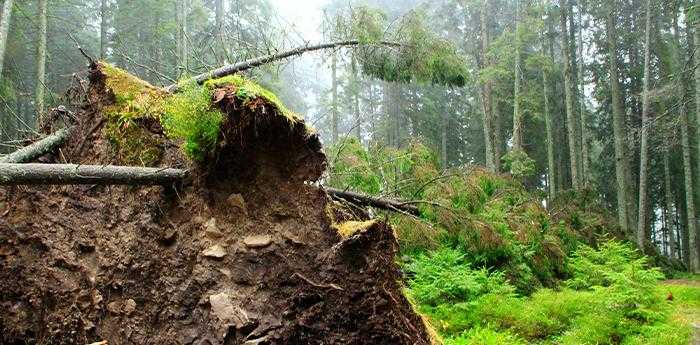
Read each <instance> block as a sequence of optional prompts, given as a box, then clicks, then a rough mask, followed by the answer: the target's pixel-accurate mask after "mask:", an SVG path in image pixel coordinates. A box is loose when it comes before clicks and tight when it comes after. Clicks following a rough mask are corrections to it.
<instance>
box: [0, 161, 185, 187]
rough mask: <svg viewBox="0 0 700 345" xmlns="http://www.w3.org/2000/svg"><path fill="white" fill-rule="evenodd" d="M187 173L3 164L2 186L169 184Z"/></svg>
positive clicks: (110, 167) (170, 170)
mask: <svg viewBox="0 0 700 345" xmlns="http://www.w3.org/2000/svg"><path fill="white" fill-rule="evenodd" d="M187 176H188V172H187V170H181V169H172V168H142V167H127V166H113V165H77V164H40V163H29V164H14V163H2V164H0V185H61V184H99V185H167V184H172V183H175V182H178V181H181V180H183V179H185V178H186V177H187Z"/></svg>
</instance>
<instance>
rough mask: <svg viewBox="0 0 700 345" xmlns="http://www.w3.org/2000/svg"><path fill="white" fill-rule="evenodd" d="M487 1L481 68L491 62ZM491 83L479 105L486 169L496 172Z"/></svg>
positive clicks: (486, 85)
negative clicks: (489, 55) (481, 117)
mask: <svg viewBox="0 0 700 345" xmlns="http://www.w3.org/2000/svg"><path fill="white" fill-rule="evenodd" d="M488 6H489V1H488V0H484V1H483V3H482V5H481V13H480V20H481V68H482V69H484V68H487V67H489V66H490V65H491V61H490V59H489V57H488V49H489V27H488V20H489V18H488V16H489V8H488ZM492 87H493V83H492V82H491V81H490V80H486V81H484V85H482V87H481V105H482V109H483V114H484V116H483V122H484V147H485V155H486V167H487V168H488V169H489V171H491V172H498V171H499V170H500V169H499V167H500V164H499V159H500V152H499V149H498V144H497V137H498V136H497V134H496V121H497V118H496V117H497V116H496V111H495V107H494V100H493V93H492Z"/></svg>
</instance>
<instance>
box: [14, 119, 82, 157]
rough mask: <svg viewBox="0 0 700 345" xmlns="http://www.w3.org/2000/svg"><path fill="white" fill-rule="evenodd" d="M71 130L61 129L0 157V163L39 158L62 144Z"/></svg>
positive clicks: (70, 128)
mask: <svg viewBox="0 0 700 345" xmlns="http://www.w3.org/2000/svg"><path fill="white" fill-rule="evenodd" d="M72 129H73V128H72V127H68V128H63V129H61V130H59V131H57V132H56V133H53V134H51V135H49V136H48V137H46V138H44V139H41V140H39V141H37V142H35V143H33V144H31V145H29V146H26V147H23V148H21V149H19V150H17V151H15V152H12V153H10V154H8V155H6V156H2V157H0V163H24V162H30V161H32V160H34V159H36V158H38V157H41V156H43V155H45V154H47V153H49V152H51V151H53V150H54V149H55V148H56V147H58V146H59V145H61V144H63V142H64V141H66V138H68V135H69V134H70V132H71V130H72Z"/></svg>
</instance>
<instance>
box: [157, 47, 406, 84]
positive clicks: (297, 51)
mask: <svg viewBox="0 0 700 345" xmlns="http://www.w3.org/2000/svg"><path fill="white" fill-rule="evenodd" d="M359 44H360V41H358V40H348V41H339V42H329V43H321V44H313V45H312V44H306V45H303V46H301V47H297V48H294V49H291V50H287V51H283V52H280V53H276V54H269V55H264V56H260V57H257V58H254V59H250V60H246V61H241V62H237V63H234V64H228V65H224V66H221V67H219V68H217V69H215V70H212V71H209V72H206V73H202V74H199V75H196V76H194V77H193V78H192V79H193V80H194V81H195V82H197V84H203V83H204V82H205V81H207V80H210V79H216V78H221V77H225V76H227V75H231V74H234V73H238V72H243V71H246V70H249V69H251V68H255V67H258V66H262V65H264V64H267V63H270V62H274V61H279V60H284V59H286V58H289V57H292V56H297V55H302V54H304V53H308V52H312V51H316V50H322V49H331V48H338V47H348V46H356V45H359ZM378 44H379V45H383V46H392V47H397V46H401V44H399V43H394V42H387V41H382V42H378ZM179 88H180V85H178V84H172V85H170V86H168V87H166V88H165V90H166V91H168V92H171V93H172V92H177V91H178V89H179Z"/></svg>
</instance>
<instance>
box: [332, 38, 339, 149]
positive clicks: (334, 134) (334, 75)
mask: <svg viewBox="0 0 700 345" xmlns="http://www.w3.org/2000/svg"><path fill="white" fill-rule="evenodd" d="M331 54H332V55H331V142H332V143H337V142H338V57H337V53H336V52H335V51H333V52H332V53H331Z"/></svg>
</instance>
